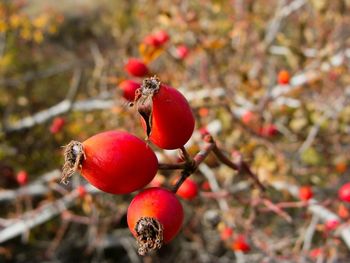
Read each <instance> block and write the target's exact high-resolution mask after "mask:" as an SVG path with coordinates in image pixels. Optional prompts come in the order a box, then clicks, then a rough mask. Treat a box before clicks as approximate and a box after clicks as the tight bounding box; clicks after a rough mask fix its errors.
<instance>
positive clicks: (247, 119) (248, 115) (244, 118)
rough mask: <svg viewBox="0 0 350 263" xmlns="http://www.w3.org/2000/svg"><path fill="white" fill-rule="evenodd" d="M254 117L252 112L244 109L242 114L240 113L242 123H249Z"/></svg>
mask: <svg viewBox="0 0 350 263" xmlns="http://www.w3.org/2000/svg"><path fill="white" fill-rule="evenodd" d="M254 118H255V115H254V113H253V112H251V111H246V112H245V113H244V114H243V115H242V122H243V123H244V124H249V123H251V122H252V121H253V119H254Z"/></svg>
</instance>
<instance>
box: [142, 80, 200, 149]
mask: <svg viewBox="0 0 350 263" xmlns="http://www.w3.org/2000/svg"><path fill="white" fill-rule="evenodd" d="M136 100H137V101H138V104H137V106H138V111H139V113H140V114H141V116H142V119H141V121H142V125H143V128H144V130H145V131H146V133H147V136H148V138H149V140H150V141H151V142H153V143H154V144H155V145H157V146H158V147H160V148H162V149H168V150H172V149H177V148H180V147H182V146H183V145H185V143H186V142H187V141H188V140H189V139H190V137H191V135H192V133H193V130H194V125H195V120H194V116H193V113H192V110H191V107H190V105H189V104H188V102H187V100H186V98H185V97H184V96H183V95H182V94H181V93H180V92H179V91H178V90H176V89H174V88H172V87H170V86H166V85H164V84H160V81H159V80H158V79H157V78H155V77H152V78H148V79H145V80H144V81H143V84H142V86H141V90H140V95H139V98H136Z"/></svg>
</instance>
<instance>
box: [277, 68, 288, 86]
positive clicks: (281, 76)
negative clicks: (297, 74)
mask: <svg viewBox="0 0 350 263" xmlns="http://www.w3.org/2000/svg"><path fill="white" fill-rule="evenodd" d="M289 80H290V75H289V72H288V71H287V70H281V71H280V72H279V73H278V77H277V82H278V84H280V85H287V84H288V83H289Z"/></svg>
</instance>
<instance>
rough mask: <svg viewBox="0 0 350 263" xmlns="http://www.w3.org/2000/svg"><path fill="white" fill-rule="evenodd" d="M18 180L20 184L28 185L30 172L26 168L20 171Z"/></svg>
mask: <svg viewBox="0 0 350 263" xmlns="http://www.w3.org/2000/svg"><path fill="white" fill-rule="evenodd" d="M16 180H17V183H18V184H19V185H26V184H27V183H28V173H27V172H26V171H24V170H21V171H19V172H18V173H17V176H16Z"/></svg>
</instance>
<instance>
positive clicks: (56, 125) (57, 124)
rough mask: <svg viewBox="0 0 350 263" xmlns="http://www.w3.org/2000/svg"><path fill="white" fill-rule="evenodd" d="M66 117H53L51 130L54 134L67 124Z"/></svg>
mask: <svg viewBox="0 0 350 263" xmlns="http://www.w3.org/2000/svg"><path fill="white" fill-rule="evenodd" d="M65 122H66V121H65V119H64V118H62V117H56V118H54V119H53V121H52V123H51V126H50V132H51V133H52V134H56V133H58V132H60V131H61V130H62V128H63V126H64V124H65Z"/></svg>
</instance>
